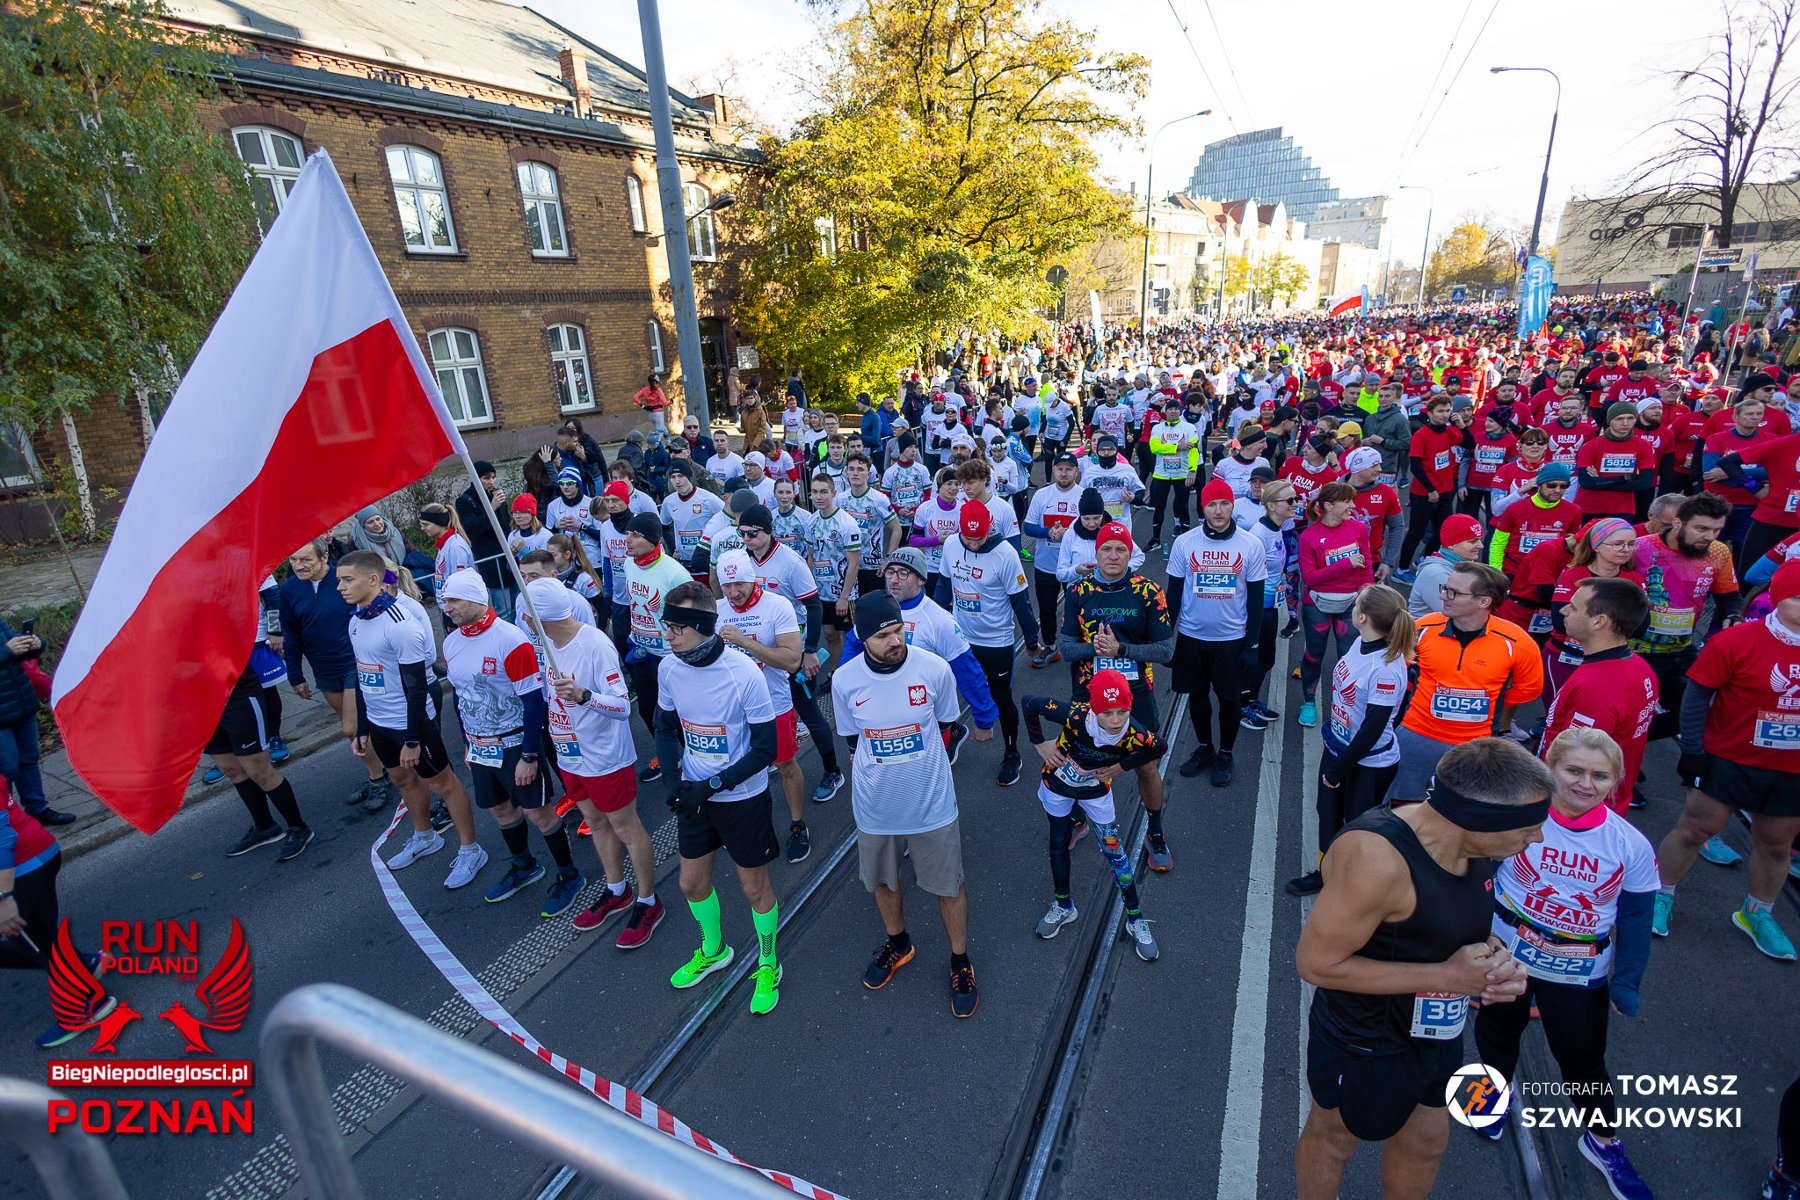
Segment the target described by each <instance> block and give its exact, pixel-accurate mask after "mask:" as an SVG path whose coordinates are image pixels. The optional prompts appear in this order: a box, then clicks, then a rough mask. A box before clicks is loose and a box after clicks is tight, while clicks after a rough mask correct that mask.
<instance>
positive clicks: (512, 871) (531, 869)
mask: <svg viewBox="0 0 1800 1200" xmlns="http://www.w3.org/2000/svg"><path fill="white" fill-rule="evenodd" d="M543 877H544V864H543V863H541V862H538V861H536V860H535V859H534V860H532V861H531V862H529V863H526V864H525V865H524V866H520V865H519V864H518V863H514V864H513V865H512V866H511V867H509V868H507V872H506V874H505V875H503V876H502V877H501V879H500V882H499V883H496V884H495V885H494V886H493V887H491V888H489V889H488V890H487V897H486V898H487V902H488V903H489V904H498V903H500V902H501V901H502V900H511V899H512V898H513V897H514V896H516V895H518V894H519V893H520V892H522V891H524V890H525V889H526V888H528V887H530V886H531V885H532V884H534V883H536V882H537V881H538V880H540V879H542V878H543Z"/></svg>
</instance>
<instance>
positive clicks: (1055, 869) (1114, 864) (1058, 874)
mask: <svg viewBox="0 0 1800 1200" xmlns="http://www.w3.org/2000/svg"><path fill="white" fill-rule="evenodd" d="M1044 816H1045V817H1046V818H1048V819H1049V821H1050V884H1051V886H1052V887H1054V888H1055V889H1056V898H1057V899H1058V900H1067V899H1068V898H1069V837H1070V836H1071V835H1072V834H1073V833H1074V832H1075V830H1076V829H1077V828H1079V820H1081V819H1083V818H1084V816H1085V814H1083V812H1082V809H1081V805H1079V804H1077V805H1076V806H1075V807H1074V808H1072V809H1070V810H1069V811H1068V812H1067V813H1064V814H1063V815H1062V816H1060V817H1058V816H1054V815H1052V814H1050V813H1045V814H1044ZM1091 824H1092V825H1093V827H1094V845H1095V846H1097V847H1099V850H1100V856H1101V857H1102V858H1104V859H1105V860H1106V865H1107V866H1109V867H1111V868H1112V873H1113V882H1114V883H1115V884H1117V885H1118V888H1119V894H1120V895H1121V896H1123V897H1124V898H1125V911H1126V912H1127V913H1130V914H1132V915H1134V916H1135V915H1136V914H1137V912H1138V911H1139V904H1138V890H1137V880H1136V879H1135V878H1133V876H1132V873H1131V856H1130V855H1129V854H1127V853H1126V852H1125V847H1124V846H1123V845H1122V844H1121V843H1120V841H1119V823H1118V821H1117V820H1113V821H1108V822H1106V823H1105V824H1102V823H1100V822H1099V821H1094V822H1091Z"/></svg>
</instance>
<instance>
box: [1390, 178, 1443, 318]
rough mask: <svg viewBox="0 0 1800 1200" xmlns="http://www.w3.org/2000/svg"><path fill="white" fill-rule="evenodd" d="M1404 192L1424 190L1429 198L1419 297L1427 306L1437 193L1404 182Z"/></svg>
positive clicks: (1420, 302) (1421, 253)
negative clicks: (1426, 295) (1433, 219)
mask: <svg viewBox="0 0 1800 1200" xmlns="http://www.w3.org/2000/svg"><path fill="white" fill-rule="evenodd" d="M1398 190H1400V191H1402V192H1424V193H1425V195H1426V196H1428V197H1429V199H1428V200H1427V201H1426V202H1425V245H1424V246H1423V247H1421V248H1420V250H1419V299H1418V302H1417V303H1418V305H1419V307H1420V308H1424V307H1425V268H1426V267H1427V266H1429V265H1430V262H1431V216H1432V214H1433V213H1435V212H1436V211H1437V193H1436V192H1434V191H1432V190H1431V189H1430V188H1428V187H1424V186H1423V185H1420V184H1412V183H1403V184H1401V185H1400V187H1399V189H1398Z"/></svg>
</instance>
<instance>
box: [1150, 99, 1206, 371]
mask: <svg viewBox="0 0 1800 1200" xmlns="http://www.w3.org/2000/svg"><path fill="white" fill-rule="evenodd" d="M1211 115H1212V109H1210V108H1203V109H1201V110H1200V111H1199V112H1197V113H1189V114H1188V115H1187V116H1185V117H1176V118H1175V119H1174V120H1173V121H1169V122H1167V123H1165V124H1164V125H1163V127H1162V128H1161V129H1158V130H1157V131H1156V132H1155V133H1153V134H1151V135H1150V149H1149V152H1148V155H1147V157H1148V159H1149V161H1148V162H1147V163H1146V164H1145V165H1144V271H1143V275H1142V276H1141V277H1140V278H1139V280H1138V336H1139V337H1140V338H1142V339H1143V340H1144V344H1145V345H1146V346H1148V345H1149V344H1150V325H1149V309H1150V196H1151V191H1150V184H1151V181H1152V180H1154V179H1155V178H1156V139H1157V138H1159V137H1161V136H1162V135H1163V133H1164V132H1165V131H1166V130H1168V129H1169V128H1170V127H1171V126H1174V125H1179V124H1181V123H1182V122H1183V121H1192V120H1193V119H1194V118H1196V117H1207V116H1211Z"/></svg>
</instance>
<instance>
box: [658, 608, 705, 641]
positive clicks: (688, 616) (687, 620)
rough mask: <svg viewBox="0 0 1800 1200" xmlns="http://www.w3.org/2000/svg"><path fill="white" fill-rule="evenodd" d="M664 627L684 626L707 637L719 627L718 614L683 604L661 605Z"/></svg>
mask: <svg viewBox="0 0 1800 1200" xmlns="http://www.w3.org/2000/svg"><path fill="white" fill-rule="evenodd" d="M662 616H663V624H664V625H685V626H687V627H688V628H689V629H697V630H699V631H700V632H701V633H704V634H705V635H706V636H707V637H711V636H712V635H713V632H714V631H715V630H716V629H718V627H719V614H718V613H711V612H707V611H706V610H705V609H704V608H690V607H688V606H687V605H685V604H665V605H663V613H662Z"/></svg>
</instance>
